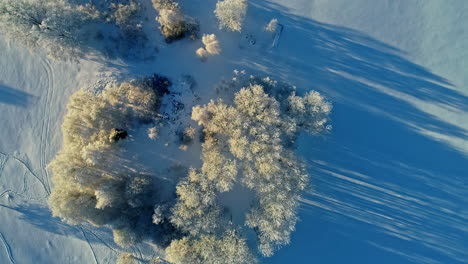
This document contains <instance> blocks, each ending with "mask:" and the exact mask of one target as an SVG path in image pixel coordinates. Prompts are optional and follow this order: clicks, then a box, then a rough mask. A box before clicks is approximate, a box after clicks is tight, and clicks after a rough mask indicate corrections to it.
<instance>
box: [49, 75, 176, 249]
mask: <svg viewBox="0 0 468 264" xmlns="http://www.w3.org/2000/svg"><path fill="white" fill-rule="evenodd" d="M156 79H164V78H161V77H159V76H154V77H152V78H147V79H145V80H142V81H134V82H126V83H121V84H119V85H108V86H107V87H106V88H105V89H104V90H103V91H102V92H101V93H98V94H94V93H91V92H89V91H85V90H80V91H78V92H76V93H75V94H73V95H72V96H71V98H70V102H69V104H68V106H67V110H68V111H67V114H66V116H65V118H64V122H63V125H62V131H63V147H62V150H61V151H60V152H59V154H58V155H57V156H56V157H55V159H54V160H53V161H52V163H51V164H50V169H51V170H52V173H53V178H52V181H53V184H54V189H53V191H52V193H51V196H50V198H49V204H50V208H51V209H52V213H53V215H54V216H59V217H61V218H62V219H63V220H65V221H67V222H69V223H71V224H79V223H83V222H88V223H91V224H93V225H97V226H103V225H108V226H110V227H111V228H112V229H113V233H114V239H115V241H116V242H117V243H118V244H121V245H128V244H134V243H137V242H139V241H141V239H142V238H143V237H148V236H151V235H153V236H154V237H156V238H157V240H158V239H159V241H161V243H167V242H169V240H167V239H169V238H168V237H169V236H172V235H173V234H175V233H176V232H175V231H174V230H172V229H173V228H172V225H171V224H170V223H169V221H160V223H158V224H155V223H153V221H152V220H153V214H154V211H155V207H157V206H160V205H161V204H164V203H165V202H166V201H164V200H163V199H162V198H161V196H160V195H159V190H160V188H161V185H162V183H161V181H160V180H157V179H156V177H154V175H145V174H141V173H138V172H137V170H135V169H132V164H131V162H127V161H126V159H125V153H124V151H123V150H122V149H121V147H120V145H121V144H120V141H122V140H125V138H126V137H127V136H128V133H129V132H130V131H131V129H133V128H136V127H138V126H139V125H141V124H142V123H148V122H153V121H155V120H156V118H157V116H158V108H159V99H160V97H159V96H158V93H157V91H158V90H161V88H159V87H155V86H151V85H149V84H154V83H161V81H157V80H156ZM163 83H164V82H163ZM163 89H164V88H163ZM165 89H167V87H166V88H165ZM160 217H166V218H167V217H168V216H160ZM163 240H167V241H163Z"/></svg>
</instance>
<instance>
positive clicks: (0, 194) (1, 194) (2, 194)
mask: <svg viewBox="0 0 468 264" xmlns="http://www.w3.org/2000/svg"><path fill="white" fill-rule="evenodd" d="M10 192H11V190H6V191H4V192H2V193H0V198H2V197H3V196H4V195H5V194H7V193H10Z"/></svg>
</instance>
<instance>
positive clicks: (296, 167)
mask: <svg viewBox="0 0 468 264" xmlns="http://www.w3.org/2000/svg"><path fill="white" fill-rule="evenodd" d="M241 77H242V76H239V78H238V79H235V80H234V81H231V82H227V83H225V84H224V86H228V87H229V86H233V87H234V86H237V85H238V84H239V83H243V85H244V88H242V89H241V90H240V91H239V92H237V93H235V95H234V100H233V103H232V105H228V104H225V103H224V102H223V101H222V100H218V101H216V102H215V101H211V102H210V103H209V104H207V105H204V106H197V107H194V109H193V111H192V119H193V120H195V121H198V123H199V124H200V125H202V126H203V132H204V135H205V141H204V143H203V145H202V150H203V152H202V160H203V165H202V167H201V169H200V170H192V171H191V172H190V173H189V176H188V177H187V179H185V180H184V181H182V182H181V183H180V184H179V185H178V186H177V194H178V202H177V204H176V206H175V207H174V209H173V215H172V218H171V221H172V223H173V224H174V225H175V226H176V227H177V228H180V229H181V230H182V231H183V232H186V233H188V234H190V235H191V237H193V238H195V239H197V238H199V237H201V236H204V235H209V236H219V234H220V233H223V232H224V230H225V229H226V228H228V227H229V226H230V225H229V224H228V223H226V222H223V221H225V218H223V217H222V209H221V208H220V205H219V202H218V195H219V194H220V193H223V192H229V191H230V190H232V189H233V186H234V185H235V184H242V185H244V186H245V187H247V188H248V189H250V190H252V191H253V192H254V193H255V195H256V198H255V200H254V202H253V204H252V205H251V209H250V211H249V212H247V215H246V222H245V225H246V226H248V227H250V228H252V229H253V230H254V231H255V232H256V234H257V240H258V243H259V251H260V252H261V253H262V254H263V255H264V256H271V255H272V254H273V253H274V251H275V249H277V248H278V247H280V246H282V245H285V244H288V243H289V239H290V234H291V232H292V231H293V230H294V228H295V224H296V222H297V207H298V200H299V198H300V195H301V193H302V192H303V191H304V189H305V188H306V186H307V182H308V175H307V173H306V170H305V168H304V167H305V166H304V164H303V163H302V162H301V161H300V160H299V159H298V158H297V157H296V156H295V155H294V152H293V149H292V147H293V145H294V141H295V138H296V137H297V134H298V133H299V132H300V131H306V132H309V133H319V132H321V131H323V130H326V129H329V127H327V122H328V120H329V119H328V115H329V114H330V111H331V104H330V103H328V102H327V101H326V100H325V99H324V97H323V96H321V95H320V94H319V93H318V92H315V91H314V92H309V93H307V94H306V95H304V96H303V97H300V96H297V95H296V94H295V91H294V87H292V86H288V85H284V84H279V83H278V82H275V81H272V80H270V79H268V78H265V79H260V78H255V77H252V78H244V79H243V78H241ZM245 80H247V83H246V82H245ZM181 263H182V262H181ZM239 263H241V262H239Z"/></svg>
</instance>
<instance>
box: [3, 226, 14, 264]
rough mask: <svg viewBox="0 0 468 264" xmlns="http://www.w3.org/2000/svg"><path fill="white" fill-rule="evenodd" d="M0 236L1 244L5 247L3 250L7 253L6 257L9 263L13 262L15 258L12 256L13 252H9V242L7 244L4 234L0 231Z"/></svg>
mask: <svg viewBox="0 0 468 264" xmlns="http://www.w3.org/2000/svg"><path fill="white" fill-rule="evenodd" d="M0 238H1V239H2V243H3V246H4V247H5V251H6V253H7V255H8V259H9V260H10V263H12V264H15V263H16V262H15V259H14V258H13V253H11V247H10V244H8V241H7V240H6V239H5V236H4V235H3V234H2V233H1V232H0Z"/></svg>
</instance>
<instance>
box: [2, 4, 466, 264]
mask: <svg viewBox="0 0 468 264" xmlns="http://www.w3.org/2000/svg"><path fill="white" fill-rule="evenodd" d="M180 2H181V6H182V7H183V9H184V11H186V13H187V14H188V15H190V16H192V17H196V18H198V19H199V20H200V22H201V33H205V34H212V33H214V34H216V35H217V37H218V39H219V41H220V43H221V48H222V53H221V54H220V55H219V56H213V57H209V58H208V60H207V61H206V62H201V61H200V60H199V59H198V58H197V57H196V55H195V51H196V50H197V49H198V48H199V47H200V46H201V41H190V40H182V41H178V42H174V43H173V44H170V45H168V44H165V43H164V42H163V40H162V38H161V37H160V36H159V33H158V31H157V30H156V29H154V28H153V29H149V30H150V33H152V35H151V37H152V38H153V41H155V42H157V43H158V48H159V53H158V54H156V60H155V61H154V62H140V63H138V62H131V63H129V62H123V61H103V60H101V59H98V58H95V59H90V60H86V61H81V62H80V64H73V63H64V62H56V61H50V60H48V59H47V58H46V57H45V56H44V55H43V54H41V53H39V52H36V53H34V54H30V53H28V52H27V51H25V50H24V49H23V48H21V47H20V46H18V45H17V44H16V43H8V42H7V41H5V40H3V39H1V40H0V54H1V56H0V128H1V131H2V137H1V138H0V263H18V264H22V263H113V262H114V260H115V259H116V257H117V255H118V252H120V251H122V250H126V251H130V252H135V254H136V255H137V256H141V257H145V258H149V257H151V256H152V254H153V253H154V252H152V250H155V249H154V248H153V247H152V246H151V245H148V244H141V245H138V246H135V247H132V248H127V249H122V248H120V247H119V246H117V245H116V244H115V243H114V242H113V241H112V237H111V235H110V231H109V230H107V229H96V228H93V227H91V226H87V225H83V226H69V225H67V224H65V223H63V222H61V221H60V220H59V219H57V218H53V217H51V215H50V212H49V210H48V209H47V202H46V200H47V195H48V194H49V193H50V189H51V186H50V180H49V177H50V175H49V173H48V171H47V168H46V166H47V164H48V163H49V162H50V161H51V160H52V159H53V157H54V155H55V154H56V152H57V151H58V150H59V149H60V144H61V132H60V124H61V122H62V118H63V115H64V111H65V106H66V103H67V101H68V97H69V96H70V95H71V94H72V93H73V92H74V91H76V90H78V89H79V88H81V87H85V88H88V89H96V88H99V87H100V86H102V84H103V83H106V82H108V81H112V80H115V79H125V78H126V77H129V76H131V77H138V76H144V75H147V74H151V73H160V74H163V75H167V76H168V77H170V78H171V80H172V81H173V82H174V87H178V88H177V89H180V90H181V91H187V86H186V85H185V84H184V80H185V79H184V78H183V76H184V75H190V76H192V77H193V78H194V79H195V81H196V86H195V87H194V92H193V93H194V94H193V97H191V96H187V93H183V95H182V96H181V97H180V98H178V99H177V100H180V101H183V102H184V103H186V104H187V106H186V107H188V105H190V102H192V103H194V102H193V101H192V100H196V103H197V104H199V103H206V102H208V101H209V100H210V99H211V98H215V97H216V93H215V91H214V89H213V85H214V84H216V83H217V82H218V81H219V80H221V79H222V78H228V77H230V76H231V73H232V71H233V70H234V69H245V70H247V71H248V72H249V73H252V74H262V75H269V76H271V77H273V78H275V79H280V80H283V81H288V82H291V83H293V84H295V85H296V86H297V88H298V91H299V92H305V91H308V90H311V89H317V90H319V91H320V92H322V93H324V94H325V95H327V96H328V97H329V98H330V99H331V100H332V102H333V103H334V115H333V126H334V129H333V131H332V132H331V133H330V134H328V135H327V136H326V137H321V138H313V137H309V136H307V137H306V136H303V137H301V139H300V141H299V143H298V145H299V153H300V155H301V156H302V157H303V158H304V159H306V160H307V163H308V165H309V166H310V172H311V190H310V192H309V194H307V195H306V196H305V197H304V199H303V206H302V207H301V211H300V217H301V219H302V221H301V222H299V224H298V225H297V230H296V232H295V233H294V234H293V236H292V243H291V245H290V246H288V247H285V248H284V249H282V250H280V251H279V252H278V253H277V254H276V255H275V256H274V257H272V258H268V259H262V260H261V262H262V263H431V264H432V263H444V264H445V263H467V262H468V229H467V227H466V226H467V225H466V223H467V222H468V208H467V204H468V188H467V187H468V163H467V161H468V160H467V159H468V114H467V112H468V75H467V74H466V69H467V66H468V50H467V47H468V32H466V24H467V23H468V12H467V11H468V2H467V1H466V0H447V1H438V0H379V1H375V0H353V1H348V0H271V1H266V0H255V1H254V0H252V1H250V4H249V11H248V17H247V20H246V24H245V26H244V29H245V30H244V31H243V33H242V34H238V33H232V32H224V31H220V30H219V29H218V28H217V25H216V23H215V21H216V20H215V17H214V14H213V12H212V11H213V10H214V7H215V2H216V1H214V0H209V1H208V0H183V1H180ZM273 18H277V19H278V21H279V23H280V24H281V26H282V27H279V28H280V29H281V30H278V31H277V34H276V35H275V34H272V33H270V32H265V31H263V28H264V27H265V26H266V24H267V23H268V22H269V21H270V20H271V19H273ZM149 19H150V20H152V19H153V18H152V17H150V18H149ZM151 30H152V31H151ZM197 98H199V99H197ZM186 109H189V108H186ZM187 114H188V113H187V112H182V113H181V115H183V116H185V117H180V118H181V119H180V120H183V119H184V118H185V119H187ZM177 128H178V126H177V124H173V126H170V127H169V128H167V129H168V130H169V131H166V132H164V133H166V134H164V133H163V135H166V136H162V137H161V139H159V141H158V140H156V141H150V140H149V139H143V138H144V136H145V133H144V132H145V131H143V130H142V131H141V133H139V134H138V133H137V135H141V137H140V136H138V137H136V140H134V141H131V142H130V143H128V144H129V145H130V149H133V151H134V153H136V154H138V151H137V150H139V149H141V148H143V147H144V146H146V148H147V150H146V152H145V153H146V154H151V153H153V154H154V155H155V156H156V155H158V154H160V155H159V158H158V157H155V159H154V162H152V159H151V156H148V155H141V156H139V157H136V158H138V159H139V160H140V159H144V160H145V164H150V165H151V164H153V166H155V167H154V169H155V168H156V167H157V164H158V161H160V160H164V158H165V155H164V154H167V155H166V157H173V156H176V155H177V156H178V155H180V156H178V157H179V158H181V160H183V161H187V162H190V163H191V164H196V163H197V162H199V160H198V159H197V157H198V155H197V153H198V152H199V150H196V149H195V150H194V149H189V150H188V151H182V150H180V149H179V148H178V146H176V145H174V144H175V143H174V140H175V139H173V138H172V139H171V138H170V136H169V135H171V129H174V130H175V129H177ZM145 129H146V128H145ZM166 141H167V142H166ZM166 143H169V145H168V146H167V147H166ZM150 144H151V145H150ZM149 146H151V147H149ZM164 148H166V149H167V150H166V149H164ZM161 149H162V150H161ZM158 150H159V151H158ZM167 164H168V163H164V165H162V166H161V167H160V168H158V169H160V170H163V169H164V166H166V165H167ZM149 168H150V169H152V168H153V167H151V166H149ZM229 199H232V197H230V198H229Z"/></svg>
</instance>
